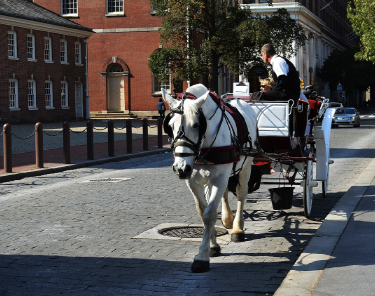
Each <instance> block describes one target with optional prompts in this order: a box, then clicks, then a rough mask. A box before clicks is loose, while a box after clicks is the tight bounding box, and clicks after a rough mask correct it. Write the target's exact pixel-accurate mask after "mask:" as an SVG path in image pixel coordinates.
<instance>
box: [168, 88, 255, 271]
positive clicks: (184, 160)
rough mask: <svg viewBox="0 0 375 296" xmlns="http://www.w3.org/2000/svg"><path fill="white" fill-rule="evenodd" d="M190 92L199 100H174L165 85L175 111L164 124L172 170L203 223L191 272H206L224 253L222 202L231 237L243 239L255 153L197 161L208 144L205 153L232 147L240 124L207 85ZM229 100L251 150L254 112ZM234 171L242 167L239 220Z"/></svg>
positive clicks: (226, 225)
mask: <svg viewBox="0 0 375 296" xmlns="http://www.w3.org/2000/svg"><path fill="white" fill-rule="evenodd" d="M186 91H187V92H188V93H191V94H193V95H194V96H195V97H196V98H197V99H195V100H192V99H182V100H176V99H174V98H172V97H171V96H170V95H169V94H168V93H167V92H166V90H165V89H162V95H163V99H164V101H165V102H166V103H168V104H169V106H170V109H171V113H170V114H171V115H172V116H167V120H166V121H165V122H164V126H165V128H166V129H170V130H169V131H168V133H169V134H170V136H171V138H172V148H173V149H174V151H173V152H174V156H175V160H174V163H173V170H174V172H175V173H176V174H177V175H178V176H179V178H180V179H186V184H187V186H188V187H189V189H190V190H191V192H192V194H193V196H194V199H195V203H196V208H197V210H198V213H199V215H200V217H201V219H202V221H203V223H204V233H203V239H202V242H201V244H200V246H199V253H198V254H197V255H196V256H195V259H194V262H193V264H192V266H191V269H192V271H193V272H206V271H208V270H209V257H213V256H219V255H220V246H219V245H218V244H217V242H216V235H215V230H214V225H215V223H216V220H217V216H218V212H217V211H218V206H219V203H220V200H222V223H223V225H224V226H225V227H226V228H228V229H232V231H231V236H232V241H244V237H245V236H244V219H243V215H242V213H243V207H244V201H245V197H246V195H247V193H248V181H249V179H250V173H251V166H252V163H253V157H250V156H246V155H240V156H239V158H240V159H239V161H238V160H237V161H236V162H235V163H236V165H235V167H234V164H233V162H232V163H226V164H216V165H206V164H197V163H195V161H196V160H197V155H199V153H200V151H202V149H204V148H206V150H205V151H209V150H214V149H213V148H215V147H228V146H230V145H232V144H233V140H232V139H233V133H234V134H236V136H237V128H236V124H235V121H234V120H233V118H232V116H231V115H230V114H229V113H228V111H226V110H225V107H224V108H223V107H220V106H218V104H217V103H216V102H215V101H214V100H213V99H212V97H211V95H210V93H209V91H208V90H207V88H206V87H205V86H204V85H202V84H197V85H193V86H191V87H189V88H188V89H187V90H186ZM230 104H231V105H232V106H234V107H236V108H237V109H238V111H239V112H240V113H241V115H242V116H243V118H244V119H245V121H246V124H247V128H248V131H249V135H250V137H249V139H250V141H249V143H247V144H246V146H247V148H251V147H255V143H254V141H255V140H256V124H257V122H256V114H255V112H254V111H253V110H252V108H251V107H250V106H249V105H248V104H247V103H245V102H244V101H241V100H232V101H230ZM205 125H206V126H205ZM250 143H251V144H250ZM216 149H217V148H216ZM219 149H220V148H219ZM201 153H202V152H201ZM208 153H209V152H208ZM237 156H238V154H237ZM198 158H199V157H198ZM198 162H199V161H198ZM233 170H235V171H237V172H238V171H240V172H239V178H238V180H239V183H238V185H237V187H236V196H237V199H238V205H237V212H236V215H235V218H234V217H233V213H232V211H231V209H230V207H229V204H228V189H227V186H228V180H229V177H230V176H231V175H232V174H233Z"/></svg>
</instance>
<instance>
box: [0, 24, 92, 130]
mask: <svg viewBox="0 0 375 296" xmlns="http://www.w3.org/2000/svg"><path fill="white" fill-rule="evenodd" d="M11 29H12V27H11V26H7V25H0V32H2V38H0V50H1V52H2V54H1V55H0V117H1V121H2V122H9V123H17V122H37V121H42V122H47V121H49V122H51V121H65V120H74V119H75V118H76V114H75V111H76V110H75V82H76V81H81V82H82V86H83V90H84V89H85V66H84V65H82V66H77V65H76V64H75V60H74V42H75V41H78V38H77V37H71V36H67V35H65V39H66V40H67V44H68V63H69V65H66V64H61V63H60V39H62V38H63V36H62V35H60V34H55V33H49V37H51V40H52V59H53V63H46V62H45V61H44V37H47V36H48V33H47V32H43V31H37V30H30V29H25V28H20V27H13V31H15V32H17V49H18V58H19V59H17V60H15V59H9V58H8V52H7V47H8V39H7V32H8V31H10V30H11ZM27 34H33V35H34V36H35V45H36V46H35V48H36V49H35V58H36V60H35V61H28V60H27V46H26V36H27ZM79 41H80V42H81V44H82V45H81V46H82V62H83V63H84V61H85V50H84V49H85V44H84V41H83V40H82V39H81V40H79ZM64 77H65V81H67V82H68V87H69V93H68V98H69V107H70V108H68V109H64V108H62V107H61V81H63V80H64ZM12 78H15V79H17V80H18V97H19V110H13V111H11V109H10V108H9V94H8V92H9V79H12ZM30 79H33V80H35V81H36V107H37V108H36V109H35V110H29V108H28V94H27V81H28V80H30ZM45 80H51V81H52V83H53V101H54V109H48V108H46V104H45ZM83 96H84V93H83ZM83 101H84V102H85V100H83ZM84 108H85V106H84Z"/></svg>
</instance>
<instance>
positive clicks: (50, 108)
mask: <svg viewBox="0 0 375 296" xmlns="http://www.w3.org/2000/svg"><path fill="white" fill-rule="evenodd" d="M53 109H55V107H50V106H47V107H46V110H53Z"/></svg>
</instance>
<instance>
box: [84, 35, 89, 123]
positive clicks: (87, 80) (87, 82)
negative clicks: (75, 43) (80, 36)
mask: <svg viewBox="0 0 375 296" xmlns="http://www.w3.org/2000/svg"><path fill="white" fill-rule="evenodd" d="M84 42H85V51H86V54H85V60H86V65H85V68H86V69H85V71H86V72H85V79H86V85H85V93H86V119H90V98H89V89H88V85H89V77H88V73H89V72H88V70H89V63H88V57H87V54H88V46H87V43H88V38H85V41H84Z"/></svg>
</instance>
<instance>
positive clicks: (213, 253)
mask: <svg viewBox="0 0 375 296" xmlns="http://www.w3.org/2000/svg"><path fill="white" fill-rule="evenodd" d="M220 255H221V249H220V247H213V248H211V249H210V253H209V254H208V256H210V257H219V256H220Z"/></svg>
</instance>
